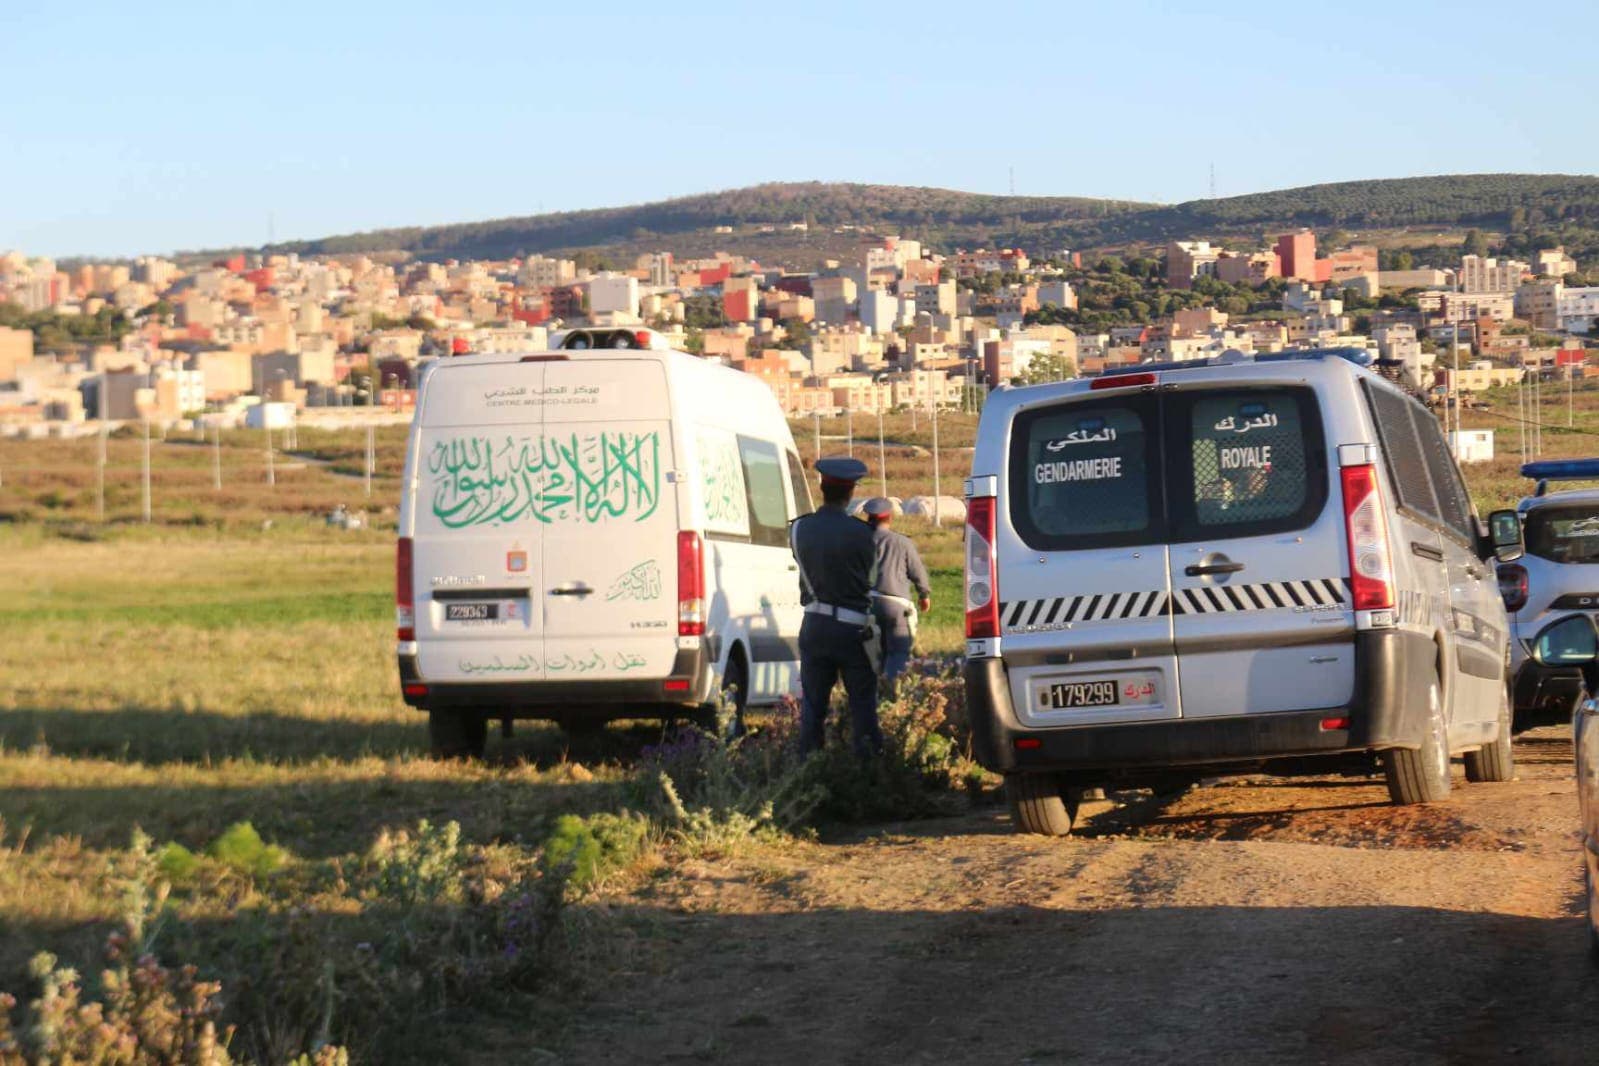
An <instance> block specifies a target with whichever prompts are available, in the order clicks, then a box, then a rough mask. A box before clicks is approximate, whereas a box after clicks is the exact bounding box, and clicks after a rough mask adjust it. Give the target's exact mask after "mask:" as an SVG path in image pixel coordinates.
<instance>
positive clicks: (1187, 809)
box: [563, 735, 1599, 1066]
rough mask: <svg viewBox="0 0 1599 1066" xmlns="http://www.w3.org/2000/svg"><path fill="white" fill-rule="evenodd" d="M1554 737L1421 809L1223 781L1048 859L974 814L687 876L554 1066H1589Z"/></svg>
mask: <svg viewBox="0 0 1599 1066" xmlns="http://www.w3.org/2000/svg"><path fill="white" fill-rule="evenodd" d="M1559 740H1560V738H1559V736H1558V735H1546V736H1535V737H1533V738H1531V739H1530V740H1528V741H1525V742H1524V743H1523V744H1522V745H1520V747H1521V749H1522V750H1524V751H1526V752H1527V754H1528V755H1530V756H1531V758H1528V759H1526V760H1524V762H1523V770H1522V775H1521V778H1520V779H1519V780H1518V781H1516V782H1512V783H1507V784H1501V785H1465V784H1464V783H1463V782H1461V781H1459V779H1458V778H1457V784H1458V785H1459V786H1460V787H1459V788H1458V789H1457V791H1456V793H1455V794H1454V796H1453V797H1452V798H1451V799H1450V800H1449V801H1448V802H1447V803H1443V804H1439V805H1436V806H1434V807H1429V808H1425V809H1416V808H1410V809H1398V808H1392V807H1388V806H1386V805H1383V804H1381V803H1380V802H1373V801H1372V796H1373V795H1374V794H1376V795H1380V790H1381V785H1380V784H1374V783H1371V782H1358V781H1357V782H1348V781H1338V780H1328V781H1325V782H1315V781H1313V782H1293V783H1289V784H1281V783H1277V784H1257V783H1247V784H1235V783H1227V784H1225V785H1224V786H1222V787H1217V788H1209V789H1201V790H1197V791H1195V792H1194V793H1192V794H1190V795H1188V796H1185V797H1183V798H1182V799H1181V800H1179V801H1177V802H1176V803H1173V804H1171V805H1169V806H1167V807H1166V808H1164V809H1159V810H1156V809H1151V810H1150V812H1149V814H1148V816H1147V817H1144V816H1143V815H1142V814H1140V813H1139V812H1134V814H1133V815H1132V816H1126V815H1125V814H1123V815H1117V814H1115V812H1113V811H1109V810H1106V811H1102V812H1100V814H1101V815H1103V814H1109V815H1112V816H1111V817H1100V815H1096V816H1095V817H1094V818H1093V819H1091V820H1090V821H1089V823H1088V824H1087V825H1086V827H1085V828H1086V830H1087V833H1088V835H1086V836H1083V837H1078V838H1071V839H1065V840H1044V839H1042V838H1028V837H1018V836H1013V835H1009V833H1008V832H1007V831H1006V830H1005V827H1004V822H1003V818H1002V816H1000V815H998V814H997V813H996V812H994V811H990V810H983V811H976V812H973V813H972V814H969V815H966V816H963V817H960V818H955V819H948V820H945V821H942V822H937V823H921V824H907V825H899V826H889V827H885V828H884V829H882V830H880V831H878V832H877V833H875V834H874V835H872V836H869V837H864V838H857V839H854V840H849V841H846V842H843V843H838V844H821V843H806V844H799V845H794V846H790V847H785V848H783V849H781V850H777V851H767V850H761V851H758V852H756V853H753V854H751V855H748V856H745V857H743V858H737V859H730V860H726V861H722V862H700V863H686V864H684V865H683V867H682V868H680V869H679V870H677V871H676V872H675V873H674V875H673V876H671V877H669V878H667V879H665V880H664V881H663V882H661V883H660V884H659V886H658V889H657V891H656V893H655V895H654V896H653V897H648V898H634V899H631V900H627V901H616V902H617V903H618V904H619V905H620V906H621V907H622V909H623V910H624V912H627V911H628V910H629V908H631V920H633V921H634V922H636V923H638V925H639V926H640V927H641V928H643V929H645V930H647V931H648V932H647V933H646V934H645V935H641V938H640V941H641V944H642V945H643V947H642V949H641V950H642V951H643V952H644V954H645V956H646V958H647V963H646V964H645V965H642V966H641V967H640V969H641V972H640V973H638V974H636V975H634V976H632V977H630V978H628V979H627V980H624V981H621V982H619V983H617V984H616V985H615V986H614V987H607V988H604V989H600V990H597V991H596V992H595V993H594V994H593V995H591V997H590V1007H589V1009H588V1010H587V1012H586V1014H585V1017H584V1019H583V1021H582V1023H581V1024H579V1025H578V1026H575V1027H574V1029H573V1030H572V1032H571V1033H570V1034H569V1035H568V1040H567V1042H566V1043H567V1046H566V1047H565V1048H564V1050H563V1057H564V1058H565V1059H566V1061H571V1062H589V1061H598V1060H599V1059H601V1058H603V1059H605V1060H607V1061H613V1062H672V1061H695V1062H704V1061H711V1062H769V1063H803V1064H805V1066H811V1064H813V1063H817V1062H835V1061H836V1062H844V1063H859V1064H863V1066H864V1064H867V1063H871V1064H877V1063H882V1062H938V1063H948V1062H969V1061H983V1062H1037V1063H1045V1062H1169V1061H1174V1060H1181V1061H1183V1062H1185V1063H1211V1062H1215V1063H1221V1062H1226V1063H1256V1062H1260V1063H1266V1062H1271V1063H1277V1062H1284V1061H1294V1062H1299V1061H1306V1062H1328V1063H1454V1062H1486V1061H1490V1060H1493V1061H1498V1060H1500V1059H1503V1058H1505V1057H1510V1056H1516V1057H1520V1058H1522V1059H1523V1060H1524V1061H1530V1062H1540V1063H1543V1062H1552V1063H1577V1062H1583V1061H1591V1060H1592V1059H1593V1057H1594V1053H1595V1051H1596V1050H1599V976H1596V975H1595V974H1594V973H1592V972H1590V970H1589V968H1588V966H1587V962H1586V958H1585V955H1586V941H1585V938H1584V936H1583V932H1582V928H1581V922H1580V921H1579V920H1577V919H1576V918H1575V917H1574V916H1573V912H1572V909H1571V907H1572V897H1573V894H1574V893H1575V891H1576V889H1577V883H1578V874H1579V867H1578V863H1577V851H1576V845H1575V841H1574V838H1573V834H1572V830H1573V828H1574V826H1575V819H1576V809H1575V798H1574V794H1573V789H1572V787H1571V782H1570V770H1569V763H1568V762H1566V761H1564V760H1563V759H1561V758H1560V757H1559V756H1560V751H1559ZM1567 751H1568V752H1569V747H1568V748H1567ZM1566 758H1567V759H1569V755H1567V756H1566ZM1244 824H1247V825H1249V826H1250V829H1249V831H1248V832H1246V833H1243V834H1242V835H1241V836H1240V834H1238V833H1237V827H1238V826H1239V825H1244Z"/></svg>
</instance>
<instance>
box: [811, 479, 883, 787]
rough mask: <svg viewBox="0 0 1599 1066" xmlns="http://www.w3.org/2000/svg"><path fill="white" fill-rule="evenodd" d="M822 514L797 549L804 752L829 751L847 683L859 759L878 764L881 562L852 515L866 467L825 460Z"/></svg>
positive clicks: (814, 517) (815, 517)
mask: <svg viewBox="0 0 1599 1066" xmlns="http://www.w3.org/2000/svg"><path fill="white" fill-rule="evenodd" d="M816 471H817V473H819V474H820V475H821V477H822V506H821V507H820V508H819V509H818V510H817V511H816V512H815V513H814V514H808V515H806V516H804V517H803V518H800V519H798V520H796V521H795V523H794V525H793V527H792V528H791V530H790V543H791V546H792V547H793V549H794V558H795V561H796V562H798V563H799V572H800V602H802V603H803V604H804V605H805V620H804V622H803V623H801V625H800V640H799V644H800V688H801V689H802V691H803V695H804V701H803V705H802V709H801V713H800V750H801V751H802V752H805V753H809V752H813V751H816V750H818V749H820V748H821V746H822V742H823V727H824V726H825V725H826V723H827V709H828V702H829V701H830V700H831V699H832V697H833V684H834V682H836V681H838V680H839V679H841V678H842V680H843V682H844V691H845V692H846V693H847V694H848V696H849V712H850V733H851V736H852V739H853V741H854V745H855V751H856V752H857V753H858V754H860V755H862V756H870V755H873V754H875V753H877V752H879V751H881V750H882V747H883V734H882V731H881V730H880V729H879V728H878V725H877V667H876V666H875V664H874V663H873V662H872V659H871V656H870V654H869V653H868V649H867V644H866V641H867V639H868V635H869V631H870V628H871V627H870V625H869V623H870V622H871V620H872V617H871V614H870V611H871V605H872V600H871V593H872V584H873V582H874V580H875V578H876V575H875V574H874V572H873V570H874V565H875V562H876V558H877V550H876V544H875V542H874V540H873V537H872V531H871V529H870V528H868V527H867V525H866V523H864V522H862V521H860V520H859V519H856V518H852V517H851V516H850V515H849V514H848V512H846V511H845V509H844V507H845V505H846V504H848V503H849V499H850V496H851V495H853V494H854V492H855V483H856V482H857V481H859V480H860V479H861V478H863V477H865V476H866V464H865V463H863V462H861V461H860V460H859V459H844V458H834V459H818V460H817V461H816Z"/></svg>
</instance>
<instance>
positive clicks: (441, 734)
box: [428, 710, 489, 759]
mask: <svg viewBox="0 0 1599 1066" xmlns="http://www.w3.org/2000/svg"><path fill="white" fill-rule="evenodd" d="M488 742H489V721H488V719H487V718H485V717H483V716H482V715H481V714H474V713H472V712H471V711H450V710H435V711H429V712H428V747H429V748H430V749H431V750H432V752H433V757H434V758H435V759H481V758H483V749H484V748H486V747H487V746H488Z"/></svg>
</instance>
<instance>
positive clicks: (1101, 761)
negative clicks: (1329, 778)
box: [965, 630, 1437, 776]
mask: <svg viewBox="0 0 1599 1066" xmlns="http://www.w3.org/2000/svg"><path fill="white" fill-rule="evenodd" d="M1436 663H1437V647H1436V645H1434V644H1433V643H1432V641H1430V640H1428V639H1427V638H1426V637H1425V636H1422V635H1421V634H1418V633H1407V632H1404V631H1401V630H1375V631H1363V632H1361V633H1358V634H1357V635H1356V637H1355V689H1354V699H1352V700H1351V701H1350V703H1349V704H1348V705H1347V706H1342V707H1326V708H1318V709H1316V710H1310V711H1288V712H1277V713H1271V712H1257V713H1254V714H1248V715H1239V716H1237V717H1233V718H1196V719H1176V720H1172V721H1165V722H1140V723H1133V724H1123V725H1085V726H1072V727H1064V728H1054V729H1029V728H1026V727H1024V726H1022V725H1021V724H1020V722H1019V721H1018V720H1017V718H1016V711H1015V708H1014V707H1013V706H1012V703H1011V696H1010V682H1009V678H1008V677H1007V676H1006V672H1005V664H1004V660H1003V659H1000V658H981V659H969V660H967V662H966V667H965V679H966V707H967V713H968V714H969V715H970V718H971V723H972V749H973V753H974V754H975V755H976V757H977V761H978V762H980V763H982V764H983V766H984V767H986V768H987V769H989V770H992V771H994V772H996V773H1010V772H1014V771H1087V772H1092V771H1107V772H1108V773H1109V775H1110V776H1114V775H1115V774H1116V773H1118V772H1124V771H1147V770H1161V769H1165V768H1178V767H1192V768H1202V767H1226V766H1240V767H1243V766H1251V765H1259V764H1261V763H1264V762H1270V761H1272V760H1279V759H1284V760H1286V759H1294V758H1300V757H1304V756H1317V755H1336V754H1340V753H1347V752H1366V751H1380V750H1382V749H1384V748H1414V747H1418V746H1419V745H1420V741H1421V737H1422V735H1423V730H1424V728H1425V719H1426V715H1427V688H1428V685H1429V684H1430V683H1431V680H1432V678H1433V676H1434V670H1435V666H1436ZM1328 718H1348V719H1349V727H1348V728H1347V729H1324V728H1322V723H1323V721H1324V720H1325V719H1328ZM1019 742H1020V743H1019Z"/></svg>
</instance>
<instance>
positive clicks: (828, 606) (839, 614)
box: [788, 520, 872, 626]
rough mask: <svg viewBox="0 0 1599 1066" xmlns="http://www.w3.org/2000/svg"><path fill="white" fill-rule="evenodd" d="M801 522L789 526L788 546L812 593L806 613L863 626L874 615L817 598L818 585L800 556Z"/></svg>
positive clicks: (802, 577) (801, 578) (806, 606)
mask: <svg viewBox="0 0 1599 1066" xmlns="http://www.w3.org/2000/svg"><path fill="white" fill-rule="evenodd" d="M798 528H799V522H798V520H795V521H794V522H791V523H789V527H788V548H789V551H791V552H793V553H794V563H795V565H796V566H797V567H798V568H799V576H800V581H801V582H803V583H804V585H805V591H806V592H808V593H810V595H811V602H810V603H807V604H806V605H805V613H806V614H820V615H825V616H827V617H828V618H837V619H838V620H839V621H840V622H846V623H848V624H849V625H852V626H863V625H865V624H866V623H868V622H870V621H871V620H872V616H871V615H869V614H867V613H866V612H865V611H852V610H850V609H849V608H848V607H839V606H838V605H836V604H832V603H823V602H822V601H821V600H818V599H816V587H815V586H814V585H812V584H811V577H810V575H809V574H807V573H806V572H805V564H804V563H802V562H800V557H799V533H798Z"/></svg>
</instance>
